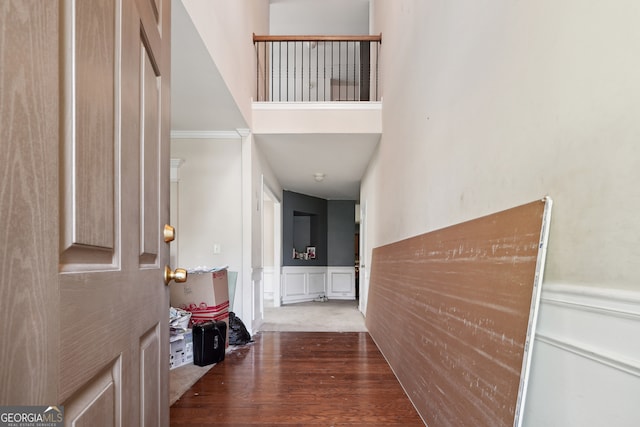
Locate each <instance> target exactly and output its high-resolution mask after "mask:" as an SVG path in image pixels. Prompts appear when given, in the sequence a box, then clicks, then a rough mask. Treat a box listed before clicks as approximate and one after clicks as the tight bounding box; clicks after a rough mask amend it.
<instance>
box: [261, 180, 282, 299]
mask: <svg viewBox="0 0 640 427" xmlns="http://www.w3.org/2000/svg"><path fill="white" fill-rule="evenodd" d="M281 218H282V206H281V202H280V200H279V199H278V197H277V196H276V195H275V193H274V192H273V191H272V190H271V189H270V188H269V186H268V185H266V184H265V183H264V181H263V183H262V274H263V283H264V286H263V293H262V299H263V306H264V307H280V304H281V300H282V299H281V295H280V265H281V263H282V262H281V254H282V248H281V246H282V229H281V228H282V226H281V223H282V219H281Z"/></svg>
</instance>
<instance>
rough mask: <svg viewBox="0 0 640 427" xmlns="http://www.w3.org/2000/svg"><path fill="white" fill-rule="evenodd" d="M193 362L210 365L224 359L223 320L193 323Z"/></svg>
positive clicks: (224, 334) (225, 327)
mask: <svg viewBox="0 0 640 427" xmlns="http://www.w3.org/2000/svg"><path fill="white" fill-rule="evenodd" d="M192 333H193V363H194V364H195V365H198V366H206V365H211V364H212V363H218V362H222V361H223V360H224V350H225V347H226V342H225V340H226V338H227V324H226V323H225V322H223V321H217V322H206V323H200V324H198V325H193V328H192Z"/></svg>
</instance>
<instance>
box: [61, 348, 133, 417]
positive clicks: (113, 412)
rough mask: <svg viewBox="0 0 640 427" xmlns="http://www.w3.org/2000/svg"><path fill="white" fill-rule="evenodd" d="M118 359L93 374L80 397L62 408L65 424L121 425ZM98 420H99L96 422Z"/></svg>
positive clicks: (119, 360) (119, 361) (120, 379)
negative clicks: (98, 372) (96, 373)
mask: <svg viewBox="0 0 640 427" xmlns="http://www.w3.org/2000/svg"><path fill="white" fill-rule="evenodd" d="M120 365H121V359H120V358H118V359H116V360H115V361H114V362H113V363H112V364H110V366H108V367H107V369H104V370H103V371H102V372H101V373H100V374H98V375H96V376H95V377H94V378H93V380H92V381H91V382H90V383H88V384H87V385H86V386H85V390H83V392H82V394H81V395H80V396H81V398H78V399H75V400H73V401H71V402H69V403H68V404H67V405H65V408H64V416H65V424H66V425H71V426H74V427H82V426H87V427H92V426H95V425H96V424H98V423H99V424H101V425H104V426H121V425H122V423H121V422H120V420H121V417H120V405H119V404H118V402H119V401H120V400H121V396H122V387H121V384H122V378H121V366H120ZM98 420H99V421H98Z"/></svg>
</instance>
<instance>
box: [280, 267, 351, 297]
mask: <svg viewBox="0 0 640 427" xmlns="http://www.w3.org/2000/svg"><path fill="white" fill-rule="evenodd" d="M355 274H356V272H355V268H354V267H282V303H283V304H290V303H294V302H304V301H313V300H314V299H316V298H318V297H320V296H323V295H324V296H326V297H327V298H329V299H355V297H356V285H355V283H356V282H355Z"/></svg>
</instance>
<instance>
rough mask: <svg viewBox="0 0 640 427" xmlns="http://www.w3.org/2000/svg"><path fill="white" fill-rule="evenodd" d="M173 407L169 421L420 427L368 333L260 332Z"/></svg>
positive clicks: (185, 424) (173, 423) (175, 424)
mask: <svg viewBox="0 0 640 427" xmlns="http://www.w3.org/2000/svg"><path fill="white" fill-rule="evenodd" d="M254 339H255V343H252V344H249V345H247V346H243V347H240V348H238V349H237V350H235V351H233V352H231V353H228V354H227V356H226V359H225V360H224V361H223V362H221V363H219V364H218V365H216V366H214V367H213V368H212V369H211V370H210V371H209V372H207V374H205V376H203V377H202V378H201V379H200V380H199V381H198V382H197V383H196V384H194V386H193V387H192V388H191V389H189V390H188V391H187V392H186V393H185V394H184V395H183V396H182V397H181V398H180V399H179V400H178V401H177V402H176V403H175V404H174V405H173V406H172V407H171V425H172V426H198V425H204V426H213V425H216V426H334V427H339V426H350V427H355V426H403V427H411V426H424V424H423V422H422V420H421V419H420V417H419V416H418V413H417V412H416V410H415V409H414V407H413V406H412V404H411V402H410V401H409V399H408V398H407V396H406V395H405V393H404V391H403V390H402V388H401V386H400V384H399V383H398V381H397V380H396V378H395V376H394V375H393V373H392V371H391V369H390V368H389V365H388V364H387V362H386V361H385V359H384V358H383V357H382V354H381V353H380V352H379V351H378V348H377V347H376V345H375V344H374V342H373V340H372V339H371V337H370V336H369V334H368V333H366V332H347V333H333V332H262V333H259V334H257V335H256V336H255V337H254Z"/></svg>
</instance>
